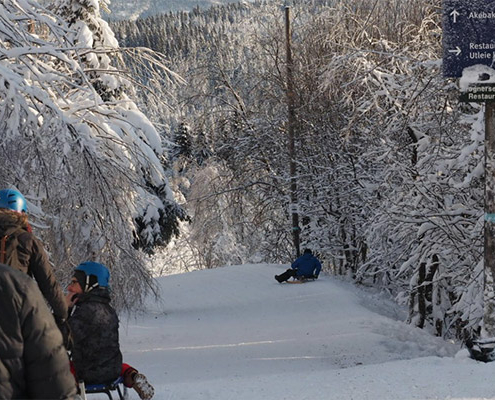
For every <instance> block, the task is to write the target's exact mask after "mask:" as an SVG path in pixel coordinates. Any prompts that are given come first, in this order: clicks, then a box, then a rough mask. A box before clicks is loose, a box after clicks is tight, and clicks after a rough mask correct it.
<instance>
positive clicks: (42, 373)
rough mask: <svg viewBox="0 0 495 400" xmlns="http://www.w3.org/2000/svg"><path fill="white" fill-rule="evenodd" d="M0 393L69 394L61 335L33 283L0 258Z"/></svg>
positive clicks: (58, 396) (72, 396)
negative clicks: (0, 261)
mask: <svg viewBox="0 0 495 400" xmlns="http://www.w3.org/2000/svg"><path fill="white" fill-rule="evenodd" d="M0 310H2V311H1V317H0V399H75V396H76V384H75V381H74V377H73V376H72V374H71V373H70V369H69V358H68V356H67V351H66V349H65V347H64V346H63V343H62V335H61V334H60V331H59V330H58V329H57V326H56V325H55V321H54V319H53V316H52V315H51V313H50V311H49V310H48V307H47V306H46V302H45V300H44V299H43V296H42V295H41V293H40V291H39V288H38V287H37V285H36V283H35V282H34V281H33V280H32V279H31V278H29V277H28V276H26V274H24V273H22V272H20V271H17V270H15V269H14V268H12V267H10V266H8V265H5V264H0Z"/></svg>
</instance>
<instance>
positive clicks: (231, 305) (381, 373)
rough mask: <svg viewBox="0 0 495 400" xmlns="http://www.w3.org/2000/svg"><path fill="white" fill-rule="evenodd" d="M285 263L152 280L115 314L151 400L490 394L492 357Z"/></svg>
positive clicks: (494, 391) (472, 399)
mask: <svg viewBox="0 0 495 400" xmlns="http://www.w3.org/2000/svg"><path fill="white" fill-rule="evenodd" d="M285 268H286V266H282V265H243V266H233V267H225V268H219V269H214V270H206V271H195V272H189V273H185V274H181V275H171V276H166V277H160V278H158V284H159V287H160V291H161V300H159V301H156V300H154V299H150V300H149V302H148V304H147V309H146V312H145V313H144V314H143V315H141V316H139V317H137V318H136V317H132V318H130V319H129V320H124V321H122V324H121V343H122V349H123V352H124V359H125V361H127V362H129V363H130V364H132V365H133V366H135V367H137V368H138V369H139V370H141V371H142V372H143V373H145V374H146V375H147V376H148V377H149V379H150V380H151V382H152V383H153V384H154V385H155V387H156V395H155V398H156V399H157V400H193V399H197V400H200V399H201V400H207V399H208V400H209V399H211V400H213V399H214V400H234V399H236V400H255V399H262V400H282V399H286V400H305V399H311V400H319V399H321V400H333V399H335V400H337V399H338V400H343V399H346V400H349V399H355V400H378V399H381V400H406V399H407V400H411V399H422V400H425V399H451V400H453V399H469V400H477V399H495V385H494V384H493V377H494V376H495V363H489V364H483V363H478V362H476V361H473V360H471V359H469V358H468V357H467V352H466V351H465V350H460V347H459V345H455V344H452V343H448V342H445V341H443V340H441V339H439V338H435V337H433V336H430V335H429V334H428V333H426V332H425V331H422V330H420V329H416V328H412V327H411V326H409V325H407V324H405V323H403V322H401V321H400V320H401V319H402V318H403V315H402V314H401V313H400V312H399V311H397V309H396V307H394V306H393V305H392V304H391V303H389V302H387V301H386V300H385V299H383V298H381V297H380V296H378V295H376V294H375V295H374V294H371V293H370V292H365V291H361V290H359V289H357V288H356V287H355V286H353V285H351V284H348V283H346V282H342V281H339V280H337V279H334V278H332V277H329V276H323V277H321V278H320V279H319V280H318V281H315V282H311V283H306V284H302V285H289V284H278V283H277V282H276V281H275V280H274V279H273V276H274V274H276V273H280V272H281V271H283V270H285ZM96 397H97V396H96ZM92 398H95V396H93V397H90V399H92ZM131 398H134V399H137V398H138V397H137V395H136V394H135V393H131ZM102 399H103V397H102Z"/></svg>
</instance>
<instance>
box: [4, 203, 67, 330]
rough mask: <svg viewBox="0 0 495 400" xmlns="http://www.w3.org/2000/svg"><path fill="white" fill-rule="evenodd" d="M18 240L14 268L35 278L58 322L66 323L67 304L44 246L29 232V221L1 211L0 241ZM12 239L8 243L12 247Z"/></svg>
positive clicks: (11, 212)
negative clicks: (6, 238) (2, 238)
mask: <svg viewBox="0 0 495 400" xmlns="http://www.w3.org/2000/svg"><path fill="white" fill-rule="evenodd" d="M4 235H9V236H12V235H13V236H15V237H16V241H17V249H16V258H17V259H18V262H16V264H17V265H12V267H14V268H16V269H19V270H21V271H22V272H24V273H26V274H28V275H30V276H32V277H34V279H36V282H37V283H38V286H39V288H40V290H41V293H43V296H44V297H45V299H46V300H47V301H48V303H49V304H50V306H51V307H52V310H53V315H54V316H55V318H56V319H57V321H63V320H65V319H67V303H66V302H65V298H64V294H63V292H62V289H61V288H60V285H59V284H58V282H57V279H56V277H55V274H54V272H53V269H52V267H51V265H50V262H49V261H48V256H47V254H46V252H45V250H44V249H43V245H42V244H41V242H40V241H39V240H38V239H37V238H36V237H35V236H34V235H33V234H32V233H31V232H30V228H29V225H28V223H27V218H26V216H25V215H23V214H19V213H16V212H13V211H10V210H5V209H0V238H1V237H3V236H4ZM10 240H11V239H8V241H7V245H8V243H10Z"/></svg>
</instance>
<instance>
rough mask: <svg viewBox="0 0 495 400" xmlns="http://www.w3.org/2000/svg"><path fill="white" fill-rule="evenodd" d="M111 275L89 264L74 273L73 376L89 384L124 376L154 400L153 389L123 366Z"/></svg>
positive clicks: (71, 289) (71, 288)
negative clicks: (112, 301)
mask: <svg viewBox="0 0 495 400" xmlns="http://www.w3.org/2000/svg"><path fill="white" fill-rule="evenodd" d="M109 280H110V272H109V271H108V269H107V267H105V266H104V265H103V264H100V263H96V262H92V261H87V262H83V263H82V264H80V265H79V266H78V267H77V268H76V269H75V271H74V274H73V278H72V280H71V283H70V284H69V286H68V288H67V291H68V293H67V296H66V299H67V302H68V304H69V307H70V316H69V319H68V323H69V326H70V331H71V339H72V340H71V345H70V351H71V362H72V372H73V373H74V375H75V377H76V379H77V380H78V381H79V380H82V381H84V383H85V384H100V383H108V382H112V381H114V380H115V379H117V378H118V377H119V376H120V375H122V376H123V378H124V385H126V386H127V387H132V388H134V389H135V390H136V392H137V393H138V394H139V396H140V397H141V399H151V398H152V397H153V394H154V389H153V387H152V386H151V385H150V384H149V383H148V381H147V379H146V377H145V376H144V375H142V374H140V373H139V372H138V371H137V370H136V369H135V368H132V367H131V366H130V365H128V364H123V363H122V353H121V352H120V345H119V319H118V317H117V313H116V312H115V310H114V308H113V307H112V306H111V305H110V291H109Z"/></svg>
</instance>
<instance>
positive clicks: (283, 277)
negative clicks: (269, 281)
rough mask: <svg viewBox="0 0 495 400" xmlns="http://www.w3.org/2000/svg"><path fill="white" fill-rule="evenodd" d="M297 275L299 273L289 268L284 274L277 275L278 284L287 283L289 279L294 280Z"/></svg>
mask: <svg viewBox="0 0 495 400" xmlns="http://www.w3.org/2000/svg"><path fill="white" fill-rule="evenodd" d="M296 275H297V271H296V270H295V269H292V268H289V269H288V270H287V271H285V272H284V273H282V274H280V275H275V279H276V280H277V281H278V282H280V283H282V282H285V281H286V280H288V279H289V278H292V277H293V276H296Z"/></svg>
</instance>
